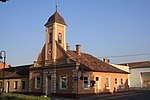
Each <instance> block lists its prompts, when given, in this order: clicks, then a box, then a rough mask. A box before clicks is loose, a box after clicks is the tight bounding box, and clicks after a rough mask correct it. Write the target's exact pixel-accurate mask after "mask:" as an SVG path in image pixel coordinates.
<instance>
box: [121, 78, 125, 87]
mask: <svg viewBox="0 0 150 100" xmlns="http://www.w3.org/2000/svg"><path fill="white" fill-rule="evenodd" d="M121 88H124V80H123V79H122V78H121Z"/></svg>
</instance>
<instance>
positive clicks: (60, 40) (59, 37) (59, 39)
mask: <svg viewBox="0 0 150 100" xmlns="http://www.w3.org/2000/svg"><path fill="white" fill-rule="evenodd" d="M58 42H59V43H62V34H61V33H59V34H58Z"/></svg>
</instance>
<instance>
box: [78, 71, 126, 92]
mask: <svg viewBox="0 0 150 100" xmlns="http://www.w3.org/2000/svg"><path fill="white" fill-rule="evenodd" d="M84 76H89V78H90V79H89V81H90V82H91V80H93V81H95V82H96V77H99V80H100V82H99V89H98V91H97V88H96V83H95V84H94V86H93V87H91V86H89V89H84V88H83V86H84V83H83V80H79V82H78V92H79V94H90V93H92V94H93V93H94V94H95V93H113V92H114V87H116V85H115V78H117V83H118V85H117V87H116V88H117V91H116V92H122V91H128V74H119V73H103V72H86V73H84ZM106 77H109V79H110V81H109V84H110V87H109V89H106ZM121 78H122V79H123V80H124V88H121Z"/></svg>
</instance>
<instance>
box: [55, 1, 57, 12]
mask: <svg viewBox="0 0 150 100" xmlns="http://www.w3.org/2000/svg"><path fill="white" fill-rule="evenodd" d="M55 5H56V11H57V2H56V3H55Z"/></svg>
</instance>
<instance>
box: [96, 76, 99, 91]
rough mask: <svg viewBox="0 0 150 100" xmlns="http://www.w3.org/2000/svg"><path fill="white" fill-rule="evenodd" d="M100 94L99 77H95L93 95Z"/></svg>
mask: <svg viewBox="0 0 150 100" xmlns="http://www.w3.org/2000/svg"><path fill="white" fill-rule="evenodd" d="M99 92H100V77H96V83H95V93H99Z"/></svg>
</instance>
